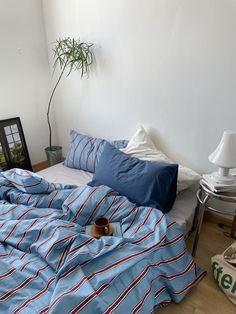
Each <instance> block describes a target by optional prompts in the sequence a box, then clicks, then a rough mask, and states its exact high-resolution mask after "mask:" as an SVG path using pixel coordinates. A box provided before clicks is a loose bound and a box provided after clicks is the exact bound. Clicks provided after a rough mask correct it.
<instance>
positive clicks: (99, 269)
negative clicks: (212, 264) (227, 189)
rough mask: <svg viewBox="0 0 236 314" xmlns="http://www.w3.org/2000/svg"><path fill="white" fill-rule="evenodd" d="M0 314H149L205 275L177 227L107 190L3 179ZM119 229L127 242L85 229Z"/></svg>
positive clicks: (27, 177)
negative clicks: (96, 225)
mask: <svg viewBox="0 0 236 314" xmlns="http://www.w3.org/2000/svg"><path fill="white" fill-rule="evenodd" d="M0 199H1V200H0V313H1V314H2V313H4V314H7V313H14V314H16V313H21V314H22V313H31V314H34V313H41V314H43V313H56V314H60V313H62V314H66V313H70V314H72V313H86V314H89V313H96V314H100V313H104V314H109V313H145V314H146V313H152V311H153V309H154V308H159V307H162V306H165V305H167V304H168V303H170V302H171V301H174V302H180V301H181V300H182V299H183V298H184V296H185V295H186V294H187V293H188V291H189V290H190V289H191V287H193V286H194V285H195V284H196V283H197V282H198V281H199V280H200V279H201V278H202V277H203V275H204V272H203V271H201V269H199V268H198V267H197V266H196V265H195V263H194V262H193V259H192V257H191V255H190V254H189V253H188V252H187V251H186V248H185V242H184V238H183V234H182V232H181V230H180V228H179V227H178V225H177V224H176V223H175V222H174V221H172V220H170V219H169V218H168V217H166V216H165V215H163V214H162V213H161V212H160V211H159V210H157V209H155V208H149V207H137V206H136V205H134V204H132V203H130V202H129V201H128V200H127V198H125V197H123V196H120V195H118V194H117V193H116V192H115V191H114V190H112V189H110V188H108V187H106V186H100V187H88V186H80V187H72V186H64V185H53V184H49V183H48V182H46V181H45V180H44V179H43V178H41V177H39V176H36V175H34V174H31V173H30V172H27V171H23V170H19V169H15V170H11V171H7V172H4V173H2V175H0ZM101 215H102V216H105V217H107V218H109V219H110V220H111V221H113V222H120V224H121V229H122V234H123V237H122V238H117V237H102V238H101V239H100V240H96V239H94V238H92V237H91V236H88V235H86V234H85V226H86V225H87V224H91V223H93V221H94V220H95V219H96V218H97V217H99V216H101Z"/></svg>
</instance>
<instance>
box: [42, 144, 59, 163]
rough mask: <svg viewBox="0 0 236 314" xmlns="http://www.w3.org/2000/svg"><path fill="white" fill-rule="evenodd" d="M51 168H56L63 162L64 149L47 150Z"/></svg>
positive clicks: (53, 148)
mask: <svg viewBox="0 0 236 314" xmlns="http://www.w3.org/2000/svg"><path fill="white" fill-rule="evenodd" d="M45 152H46V156H47V161H48V165H49V167H51V166H54V165H56V164H58V163H59V162H61V161H62V147H61V146H52V147H51V148H50V147H47V148H45Z"/></svg>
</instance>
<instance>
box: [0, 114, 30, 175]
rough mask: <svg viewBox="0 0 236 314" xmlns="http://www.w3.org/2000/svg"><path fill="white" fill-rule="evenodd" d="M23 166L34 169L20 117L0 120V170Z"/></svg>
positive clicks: (23, 167)
mask: <svg viewBox="0 0 236 314" xmlns="http://www.w3.org/2000/svg"><path fill="white" fill-rule="evenodd" d="M11 168H22V169H27V170H30V171H32V166H31V162H30V158H29V153H28V149H27V146H26V142H25V136H24V133H23V129H22V125H21V121H20V118H18V117H17V118H12V119H5V120H0V171H5V170H8V169H11Z"/></svg>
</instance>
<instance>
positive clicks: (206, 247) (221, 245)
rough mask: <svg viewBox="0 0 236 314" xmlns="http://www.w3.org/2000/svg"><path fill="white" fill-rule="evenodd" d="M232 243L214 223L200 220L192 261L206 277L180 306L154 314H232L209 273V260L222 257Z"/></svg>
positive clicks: (234, 309)
mask: <svg viewBox="0 0 236 314" xmlns="http://www.w3.org/2000/svg"><path fill="white" fill-rule="evenodd" d="M226 229H227V228H226ZM192 240H193V235H191V236H190V237H189V239H188V240H187V246H188V248H189V249H191V248H192ZM232 242H234V240H233V239H231V238H228V237H226V236H225V235H224V234H223V230H222V229H221V228H220V227H218V225H217V223H216V222H212V221H208V220H207V219H204V222H203V226H202V230H201V235H200V239H199V245H198V250H197V254H196V258H195V261H196V263H197V264H198V265H199V266H201V267H202V268H203V269H205V270H207V275H206V276H205V278H204V279H202V281H201V282H200V283H199V284H198V285H197V286H196V287H194V288H193V289H192V290H191V291H190V293H189V294H188V295H187V296H186V298H185V299H184V300H183V301H182V302H181V303H180V304H175V303H171V304H170V305H168V306H167V307H166V308H163V309H159V310H156V311H155V314H167V313H168V314H192V313H194V314H203V313H204V314H218V313H219V314H236V306H235V305H233V304H232V303H231V302H230V301H229V300H228V299H227V298H226V296H225V295H224V293H223V292H222V291H221V290H220V289H219V288H218V286H217V284H216V282H215V280H214V279H213V276H212V273H211V269H210V259H211V256H214V255H215V254H218V253H222V252H223V251H224V250H225V249H226V248H227V247H228V246H229V245H230V244H231V243H232Z"/></svg>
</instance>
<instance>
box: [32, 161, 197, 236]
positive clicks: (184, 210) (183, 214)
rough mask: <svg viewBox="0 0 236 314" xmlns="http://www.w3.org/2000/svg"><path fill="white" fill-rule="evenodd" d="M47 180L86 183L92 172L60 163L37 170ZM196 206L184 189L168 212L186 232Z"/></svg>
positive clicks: (191, 196) (192, 198) (194, 197)
mask: <svg viewBox="0 0 236 314" xmlns="http://www.w3.org/2000/svg"><path fill="white" fill-rule="evenodd" d="M38 174H39V175H41V176H43V177H44V178H45V179H46V180H47V181H49V182H54V183H67V184H74V185H86V184H87V183H88V182H89V181H91V179H92V176H93V174H92V173H90V172H86V171H83V170H77V169H72V168H68V167H65V166H64V165H63V164H62V163H60V164H57V165H55V166H53V167H50V168H47V169H44V170H42V171H39V172H38ZM195 207H196V196H195V193H194V192H193V191H191V190H185V191H182V192H180V193H179V194H178V195H177V198H176V201H175V203H174V205H173V208H172V210H171V211H170V212H169V213H168V215H169V216H170V217H172V218H173V219H174V220H175V221H176V222H177V223H178V224H179V225H180V226H181V227H182V229H183V231H184V232H185V233H186V234H187V233H188V232H189V231H190V230H191V228H192V224H193V220H194V215H195Z"/></svg>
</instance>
